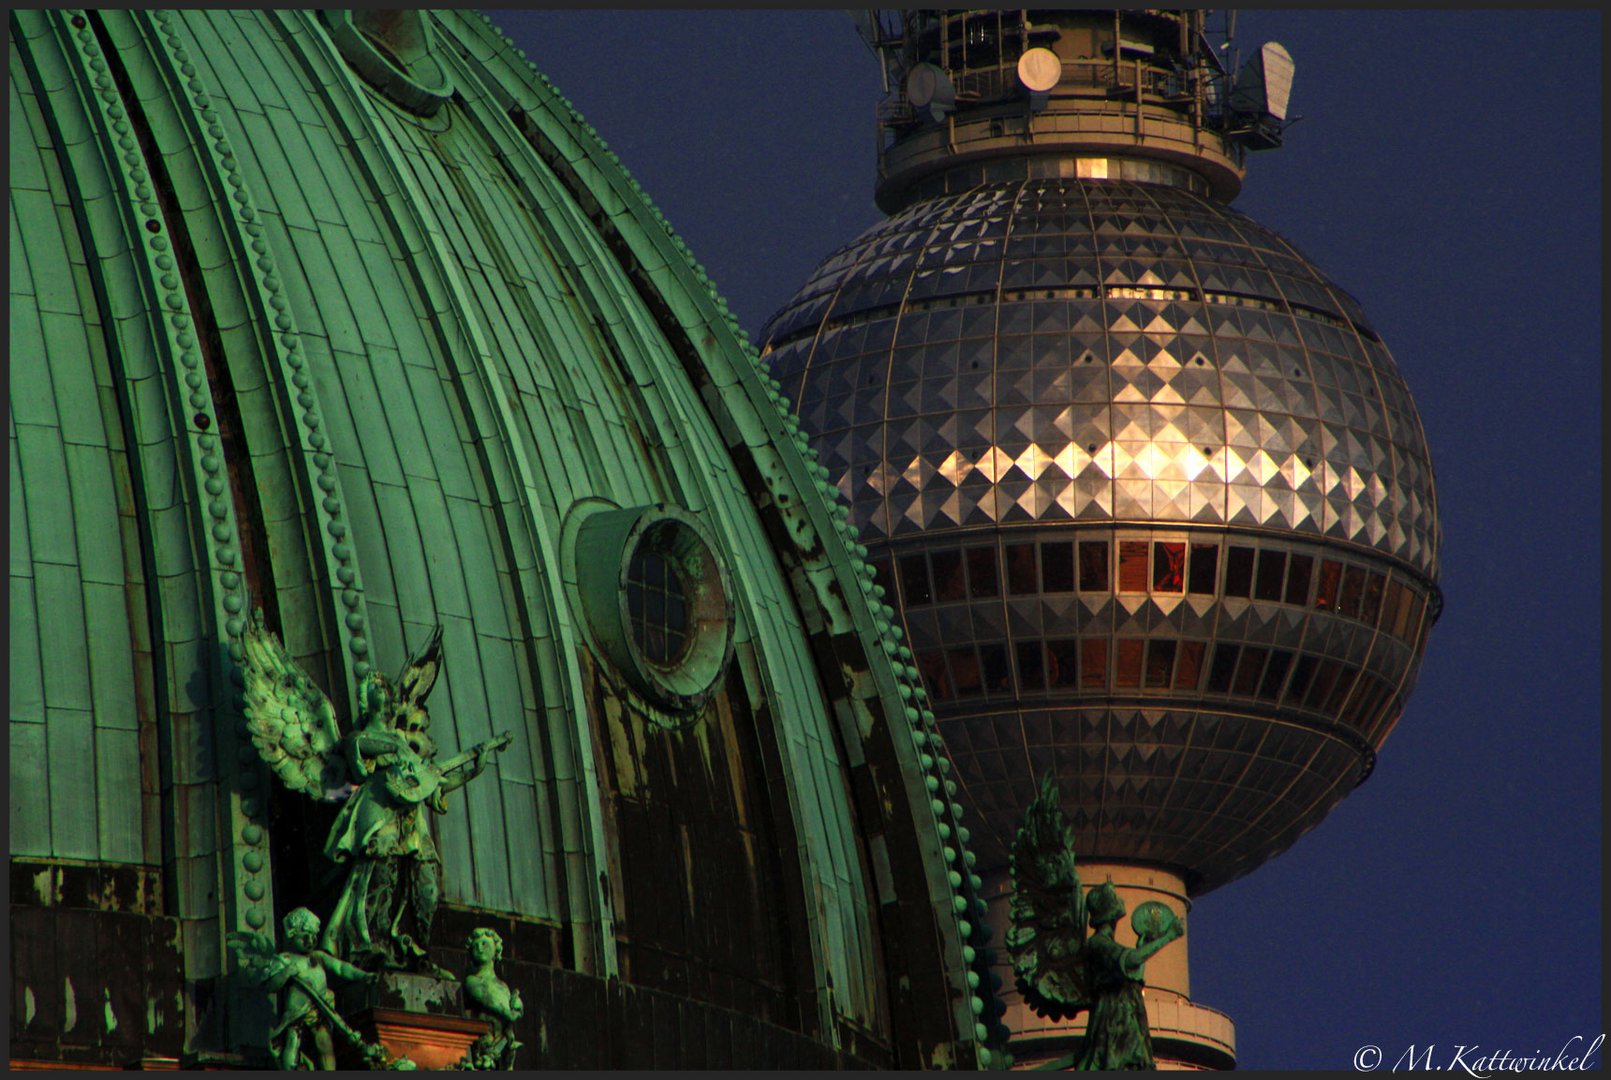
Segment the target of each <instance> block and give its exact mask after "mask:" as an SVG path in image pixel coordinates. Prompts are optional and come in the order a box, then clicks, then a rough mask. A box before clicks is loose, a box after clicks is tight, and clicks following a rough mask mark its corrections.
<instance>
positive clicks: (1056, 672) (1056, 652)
mask: <svg viewBox="0 0 1611 1080" xmlns="http://www.w3.org/2000/svg"><path fill="white" fill-rule="evenodd" d="M1078 644H1079V643H1078V642H1076V641H1075V640H1074V639H1073V638H1065V639H1064V640H1062V641H1048V642H1047V643H1046V680H1047V682H1049V683H1051V685H1052V686H1054V687H1074V686H1078V685H1079V674H1080V669H1079V659H1078V652H1077V646H1078Z"/></svg>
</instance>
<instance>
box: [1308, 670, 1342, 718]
mask: <svg viewBox="0 0 1611 1080" xmlns="http://www.w3.org/2000/svg"><path fill="white" fill-rule="evenodd" d="M1341 671H1342V665H1341V664H1339V663H1338V662H1337V661H1335V660H1322V661H1320V670H1319V671H1318V672H1316V673H1315V678H1314V681H1313V682H1311V683H1310V684H1309V692H1308V693H1306V694H1304V695H1303V704H1304V707H1305V708H1309V709H1318V708H1320V705H1321V703H1322V702H1323V701H1325V700H1326V696H1327V695H1328V694H1330V693H1331V688H1332V687H1333V686H1335V685H1336V684H1337V675H1338V674H1339V673H1340V672H1341Z"/></svg>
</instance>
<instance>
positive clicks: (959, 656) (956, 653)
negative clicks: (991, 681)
mask: <svg viewBox="0 0 1611 1080" xmlns="http://www.w3.org/2000/svg"><path fill="white" fill-rule="evenodd" d="M948 655H949V657H950V660H951V683H952V685H953V686H955V687H956V692H957V696H958V697H962V696H964V695H967V694H978V693H981V692H983V690H984V683H983V681H982V680H981V679H980V678H979V658H978V657H977V656H975V655H974V652H973V650H972V649H951V650H949V651H948Z"/></svg>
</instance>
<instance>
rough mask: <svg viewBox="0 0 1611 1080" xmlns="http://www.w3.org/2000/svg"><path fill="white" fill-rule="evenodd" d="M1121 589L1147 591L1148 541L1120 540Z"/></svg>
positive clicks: (1124, 590) (1121, 590)
mask: <svg viewBox="0 0 1611 1080" xmlns="http://www.w3.org/2000/svg"><path fill="white" fill-rule="evenodd" d="M1119 591H1120V592H1146V591H1147V542H1146V541H1145V540H1121V541H1119Z"/></svg>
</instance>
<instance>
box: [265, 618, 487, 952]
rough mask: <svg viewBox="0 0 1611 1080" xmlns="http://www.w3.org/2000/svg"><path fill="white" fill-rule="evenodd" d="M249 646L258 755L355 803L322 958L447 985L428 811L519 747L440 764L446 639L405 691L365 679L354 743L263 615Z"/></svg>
mask: <svg viewBox="0 0 1611 1080" xmlns="http://www.w3.org/2000/svg"><path fill="white" fill-rule="evenodd" d="M244 645H245V653H246V656H245V668H246V710H245V712H246V724H247V728H248V730H250V732H251V734H252V742H253V744H254V745H255V746H256V747H257V750H258V753H259V754H260V755H261V756H262V758H263V760H264V761H265V762H266V763H267V764H268V765H269V767H270V768H272V769H273V770H274V773H275V775H276V776H278V777H279V778H280V780H281V781H282V782H283V783H284V784H285V785H286V786H287V787H289V788H291V789H292V790H294V791H299V792H301V793H302V794H304V795H307V796H310V797H311V798H316V799H324V800H337V799H344V800H345V802H344V804H343V805H342V807H341V811H340V813H339V814H338V815H337V817H336V821H335V824H334V825H333V826H332V828H331V830H330V835H329V837H328V839H327V840H326V841H325V848H324V850H325V855H326V856H327V857H328V858H329V859H330V860H331V861H333V862H335V863H337V864H338V865H343V866H346V867H347V872H346V877H345V879H344V881H343V883H342V887H341V893H340V896H339V898H338V899H337V900H336V903H335V907H334V910H332V911H331V913H330V916H329V918H328V920H326V922H325V925H324V932H323V934H322V936H321V938H320V941H319V945H320V948H321V949H323V950H324V951H326V952H328V953H331V954H333V955H340V954H345V955H346V957H347V959H349V960H351V961H352V962H353V963H355V964H357V965H358V966H359V967H361V968H365V969H368V970H382V969H384V970H395V971H413V972H417V973H421V974H431V975H438V976H446V975H447V973H446V972H443V971H441V970H440V969H438V968H437V967H436V966H435V965H434V964H432V963H431V962H430V960H429V959H428V957H427V955H426V945H427V944H428V941H429V937H430V930H431V922H432V919H433V918H434V917H435V914H436V905H437V900H438V897H439V895H440V891H441V890H440V878H441V861H440V858H439V856H438V855H437V851H436V845H435V844H434V843H433V842H432V840H431V831H430V826H429V822H428V819H427V818H426V816H425V812H424V811H425V810H426V809H429V810H431V811H432V812H434V813H438V814H440V813H444V812H445V811H446V810H447V797H448V794H449V792H451V791H453V790H454V789H455V788H458V787H462V786H464V785H465V784H466V783H468V782H470V781H471V780H473V779H475V777H476V776H477V775H479V774H480V772H481V770H482V769H484V768H485V767H486V764H487V761H488V759H489V757H490V756H491V754H492V753H493V752H494V751H497V750H500V749H502V748H503V747H505V746H507V745H509V742H510V738H511V736H510V735H509V733H508V732H505V733H503V734H501V735H498V736H497V737H495V738H492V739H488V740H487V741H486V742H483V743H480V744H478V745H476V746H474V747H472V748H471V749H469V750H466V751H465V752H463V753H461V754H458V755H456V756H454V757H452V758H449V759H448V760H447V761H444V762H438V761H437V760H436V744H435V743H434V742H433V741H432V740H431V736H430V733H429V731H428V730H427V729H428V728H429V726H430V714H429V713H428V712H426V709H425V698H426V697H427V696H428V695H429V694H430V692H431V688H432V686H434V685H435V683H436V677H437V674H438V672H439V671H440V669H441V664H442V632H441V630H440V628H438V629H437V630H435V631H433V632H432V634H431V636H430V638H428V639H427V640H426V642H425V644H424V645H423V646H421V648H420V649H419V651H418V652H416V653H415V654H414V656H413V657H412V658H410V660H409V662H408V663H407V664H406V665H405V666H404V667H403V670H402V673H401V674H400V675H399V676H398V677H397V679H396V680H395V681H393V680H389V679H387V678H386V676H384V675H382V674H380V673H379V672H371V673H370V674H369V675H367V676H365V678H364V680H363V682H362V683H361V684H360V686H359V690H358V697H359V708H360V715H359V717H358V722H357V724H356V725H355V728H354V730H352V731H349V732H345V733H343V732H342V731H341V729H340V727H339V726H338V725H337V723H336V712H335V706H334V705H333V704H332V703H331V701H330V699H329V698H328V697H326V696H325V694H324V693H323V692H322V691H321V690H320V689H319V688H318V687H317V686H316V685H314V683H313V680H312V679H310V678H309V677H308V676H307V674H306V673H304V672H303V671H302V670H301V669H300V668H298V667H297V665H296V663H295V662H294V661H293V660H292V659H291V657H290V655H289V654H288V653H287V652H286V651H285V647H284V646H283V645H282V644H281V643H280V640H279V638H278V637H276V636H275V635H274V634H273V633H271V632H270V631H269V630H268V629H267V628H266V627H265V626H264V625H263V616H262V612H261V611H256V612H254V613H253V616H252V619H251V623H250V625H249V626H248V627H247V629H246V634H245V641H244Z"/></svg>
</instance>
